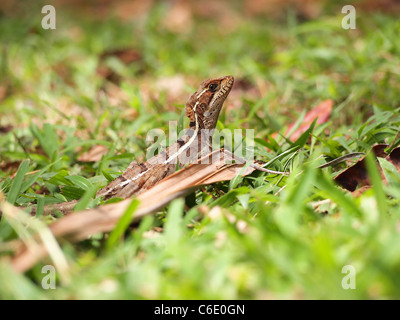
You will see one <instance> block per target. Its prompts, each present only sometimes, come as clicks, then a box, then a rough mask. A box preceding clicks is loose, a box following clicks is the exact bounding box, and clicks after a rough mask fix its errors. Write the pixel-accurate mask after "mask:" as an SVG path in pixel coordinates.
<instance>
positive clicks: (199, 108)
mask: <svg viewBox="0 0 400 320" xmlns="http://www.w3.org/2000/svg"><path fill="white" fill-rule="evenodd" d="M233 83H234V77H233V76H224V77H220V78H216V79H208V80H205V81H203V82H202V83H201V84H200V86H199V88H198V89H197V90H196V92H194V93H193V94H192V95H191V96H190V98H189V99H188V101H187V103H186V105H185V113H186V116H187V117H188V118H189V121H190V123H189V128H188V129H187V131H186V133H185V134H184V135H183V136H182V138H180V139H178V140H177V141H176V142H175V143H173V144H172V145H170V146H169V147H168V148H167V149H165V150H164V151H162V152H160V153H159V154H157V155H155V156H153V157H152V158H150V159H148V160H147V161H146V162H143V163H140V164H138V163H137V162H136V161H133V162H131V163H130V165H129V166H128V168H127V169H126V170H125V171H124V172H123V174H122V175H120V176H119V177H117V178H116V179H115V180H113V181H111V182H110V183H109V184H108V185H106V186H105V187H103V188H101V189H100V190H99V191H97V193H96V197H102V199H103V200H108V199H110V198H124V199H126V198H129V197H131V196H132V195H138V194H140V193H141V192H143V191H145V190H148V189H149V188H151V187H152V186H154V185H155V184H156V183H158V182H159V181H161V180H162V179H163V178H165V177H167V176H169V175H170V174H172V173H173V172H175V169H176V164H177V163H178V165H179V166H182V165H185V164H188V163H190V162H192V161H194V160H197V158H198V157H199V154H200V153H201V152H202V150H205V149H209V148H210V143H209V139H210V138H211V137H210V135H209V136H208V137H207V138H206V139H204V137H202V134H201V131H202V130H208V131H209V132H211V135H212V132H213V129H215V127H216V124H217V121H218V117H219V114H220V111H221V109H222V106H223V104H224V102H225V100H226V98H227V97H228V95H229V92H230V91H231V89H232V86H233ZM206 140H207V141H206ZM193 150H195V152H193ZM77 203H78V200H72V201H68V202H62V203H57V204H51V205H46V206H45V207H44V214H51V213H52V212H54V211H59V212H61V213H63V214H66V213H69V212H71V211H73V208H74V207H75V205H76V204H77ZM35 212H36V208H33V209H32V211H31V213H32V214H34V213H35Z"/></svg>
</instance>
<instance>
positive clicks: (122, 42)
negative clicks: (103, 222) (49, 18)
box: [0, 5, 400, 299]
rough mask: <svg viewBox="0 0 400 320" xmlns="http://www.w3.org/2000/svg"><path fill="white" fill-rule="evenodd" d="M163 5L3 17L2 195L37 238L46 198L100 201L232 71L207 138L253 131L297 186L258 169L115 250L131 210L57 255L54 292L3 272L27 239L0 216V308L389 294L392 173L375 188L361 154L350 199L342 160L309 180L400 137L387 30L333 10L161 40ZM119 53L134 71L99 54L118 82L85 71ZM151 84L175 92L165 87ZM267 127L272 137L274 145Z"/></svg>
mask: <svg viewBox="0 0 400 320" xmlns="http://www.w3.org/2000/svg"><path fill="white" fill-rule="evenodd" d="M166 9H167V8H166V6H165V5H158V6H156V7H154V8H153V10H151V11H150V12H149V14H148V16H146V18H144V19H139V20H136V21H130V22H120V21H117V20H115V19H109V20H105V21H102V22H101V23H99V21H90V20H87V19H84V18H82V17H81V18H79V19H71V17H70V16H69V14H68V13H67V12H64V13H61V12H58V13H57V29H56V30H54V31H46V30H42V29H41V28H40V26H38V25H37V22H36V21H35V20H33V19H28V18H26V19H25V20H24V23H23V24H18V23H17V22H18V19H17V18H12V17H4V18H2V19H1V24H2V25H1V28H0V30H1V31H0V32H1V34H0V37H2V44H4V45H3V47H2V54H1V58H0V72H1V76H0V77H1V79H2V82H1V83H0V86H1V88H3V89H4V90H5V92H6V94H5V96H4V97H3V100H2V101H1V102H0V126H1V127H5V126H6V125H9V124H11V125H12V126H13V129H12V130H11V131H9V132H7V133H4V134H2V135H1V136H0V162H1V165H2V168H3V171H1V172H0V188H1V190H2V192H3V193H4V194H5V196H6V198H7V200H8V201H9V202H10V203H11V204H15V205H16V206H26V205H31V204H37V205H38V207H39V209H38V214H37V217H35V218H33V219H34V221H39V222H41V227H43V223H49V222H51V221H54V220H56V219H58V218H57V217H54V218H51V217H42V216H41V212H42V209H40V208H43V206H44V205H45V204H49V203H55V202H60V201H66V200H72V199H82V200H81V202H80V204H79V205H80V207H81V208H84V207H90V206H94V205H96V204H97V200H96V199H93V195H94V193H95V191H96V190H98V189H99V188H101V187H102V186H104V185H105V184H106V183H107V182H108V181H110V180H112V179H113V178H115V177H116V176H118V175H119V174H120V173H121V172H122V171H124V169H125V168H126V167H127V166H128V165H129V163H130V162H131V161H132V160H138V161H142V160H143V159H144V156H145V154H146V148H147V147H148V145H149V144H148V143H146V134H147V132H148V131H149V130H151V129H153V128H161V129H163V130H165V131H166V129H167V127H168V121H170V120H179V119H180V118H181V117H182V110H183V105H184V103H185V101H186V99H187V98H188V96H189V95H190V94H191V93H192V92H193V91H194V89H195V88H196V87H197V85H198V84H199V83H200V82H201V81H202V80H204V79H206V78H209V77H214V76H221V75H227V74H232V75H234V76H235V77H236V79H237V82H241V84H240V85H239V86H238V87H237V89H235V90H234V91H233V92H232V93H231V95H230V97H229V100H228V101H227V103H226V105H225V108H224V109H223V111H222V114H221V117H220V121H219V122H218V128H219V129H228V130H231V131H232V132H233V130H234V129H236V128H243V129H244V128H251V129H254V130H255V138H256V156H257V159H259V160H264V161H269V160H272V159H274V158H275V157H277V156H279V155H281V154H282V153H284V154H283V156H281V157H279V158H278V159H276V160H275V161H272V162H271V164H270V166H269V168H270V169H274V170H288V169H290V171H291V172H292V174H291V175H290V176H289V177H287V178H286V177H284V178H282V177H278V176H271V175H266V174H265V173H261V172H257V173H254V174H252V175H251V176H248V177H245V178H240V177H239V178H238V179H236V180H235V181H232V182H225V183H218V184H215V185H213V186H208V187H205V188H203V189H201V190H198V191H196V192H195V193H194V194H193V195H191V196H189V197H187V198H186V199H177V200H175V201H173V202H172V203H171V204H170V205H169V206H168V207H167V208H166V209H165V210H163V211H161V212H158V213H157V214H156V215H154V216H151V217H146V218H145V219H143V220H142V221H141V222H140V224H139V225H138V226H135V227H131V228H129V229H128V230H127V231H126V232H125V238H124V241H120V236H121V234H123V233H124V230H125V228H126V227H127V224H128V221H127V219H129V218H130V217H131V216H132V214H133V215H134V209H135V207H136V205H137V204H136V202H133V203H132V204H131V207H130V209H129V211H127V212H126V213H125V215H124V220H121V221H120V223H119V224H118V226H117V228H116V229H115V230H114V231H113V232H112V233H111V234H110V235H109V236H108V235H106V234H99V235H94V236H93V237H91V238H89V239H87V240H85V241H83V242H81V243H79V244H76V245H71V244H69V243H61V248H62V251H61V252H62V255H63V256H64V257H65V258H66V259H67V261H68V263H69V268H67V269H63V268H60V269H57V289H56V290H44V289H42V286H41V283H42V279H43V277H44V274H42V273H41V270H42V266H43V265H45V264H52V261H51V260H48V261H47V262H45V263H40V264H38V265H36V266H35V267H34V268H33V269H32V270H30V271H29V272H27V273H26V274H22V275H21V274H17V273H15V272H14V271H12V270H11V268H10V266H9V263H8V261H7V259H6V258H7V257H9V255H10V251H9V247H8V246H7V241H11V240H13V239H16V238H23V237H29V232H32V229H33V227H30V221H31V220H32V219H31V218H27V217H21V218H20V219H16V220H12V219H4V218H3V219H2V220H1V222H0V241H1V243H0V255H1V258H2V259H0V283H2V285H1V286H0V297H1V298H5V299H7V298H8V299H15V298H18V299H23V298H32V299H39V298H40V299H71V298H73V299H87V298H103V299H116V298H121V299H126V298H137V299H171V298H172V299H266V298H267V299H268V298H301V299H315V298H322V299H332V298H336V299H381V298H399V297H400V289H399V288H400V286H399V284H400V277H399V276H398V270H399V268H400V253H399V252H398V250H397V247H398V245H399V244H400V233H399V231H398V219H399V214H400V211H399V203H398V199H399V198H400V175H399V174H398V173H397V171H396V170H393V167H391V164H390V163H388V162H385V161H384V160H381V161H380V162H381V165H382V167H383V168H384V172H385V174H386V175H387V177H388V180H389V181H390V183H389V184H388V185H385V184H384V183H382V181H381V179H380V176H379V172H378V171H377V167H376V165H375V163H374V161H371V159H369V158H367V160H368V161H367V167H368V171H369V172H370V174H371V181H372V184H373V187H372V188H371V189H369V190H367V191H366V192H364V193H362V194H361V195H360V196H357V197H356V196H353V195H352V194H350V193H348V192H345V191H343V190H342V189H340V188H338V187H337V186H336V185H335V184H334V182H333V180H332V178H333V177H334V176H336V175H337V173H338V172H339V171H341V170H343V169H344V168H345V167H346V165H345V164H341V165H338V166H335V167H333V168H326V169H323V170H318V169H316V167H318V165H321V164H323V163H325V162H326V161H329V160H332V159H335V158H337V157H340V156H343V155H345V154H347V153H351V152H368V151H369V150H370V148H371V146H373V145H374V144H377V143H388V144H391V143H395V144H396V143H398V136H396V135H397V134H398V131H399V125H400V116H399V107H400V96H399V94H398V92H399V83H398V77H399V71H398V65H399V62H400V61H399V57H400V45H399V42H398V39H399V36H400V34H399V33H400V31H399V30H400V28H399V27H400V22H399V21H398V19H396V18H395V17H391V16H387V15H386V16H384V15H380V14H366V13H358V18H357V29H356V30H343V29H341V18H342V16H341V15H340V14H336V12H330V13H329V12H328V13H326V15H323V16H321V17H320V18H318V19H315V20H309V21H304V22H299V21H298V20H297V19H296V18H295V16H294V15H292V14H289V15H288V16H287V17H286V18H285V19H283V20H281V21H279V20H278V21H273V20H268V21H266V19H251V20H249V19H245V18H241V19H239V20H238V22H236V23H235V25H233V26H232V30H230V31H226V30H225V28H223V27H222V26H219V25H218V24H216V23H215V22H214V21H202V20H201V21H197V20H196V21H195V23H194V24H193V28H192V29H190V30H188V32H186V33H185V32H184V33H173V32H171V31H168V29H166V28H164V27H162V25H163V19H164V17H165V13H166ZM38 12H40V11H38ZM337 12H338V13H340V11H337ZM221 43H222V44H223V45H221ZM121 47H134V48H135V49H136V50H138V52H139V53H140V55H141V59H140V60H139V61H136V62H133V63H132V64H130V65H128V66H127V65H124V64H123V63H122V62H121V61H119V60H118V59H115V58H113V57H111V58H109V59H106V61H105V62H104V63H105V64H106V65H107V66H108V67H109V68H111V70H114V71H115V72H117V73H118V74H119V75H120V82H119V83H117V84H114V85H110V84H109V83H107V81H106V80H105V79H104V78H103V77H102V76H100V75H99V74H98V73H96V68H97V66H98V63H99V60H100V58H99V57H100V55H101V53H102V52H104V51H106V50H112V49H116V48H121ZM177 76H178V78H177ZM179 77H181V78H183V79H184V81H183V83H184V85H182V84H181V83H182V82H180V80H179V79H180V78H179ZM162 79H166V80H167V82H170V83H172V84H173V85H169V86H166V87H163V89H160V85H159V84H160V83H161V80H162ZM177 79H178V80H177ZM239 80H240V81H239ZM176 87H178V89H179V90H178V91H179V92H178V93H173V89H174V88H176ZM328 98H329V99H333V100H334V101H335V104H334V108H333V111H332V115H331V117H330V120H329V121H328V122H327V123H325V124H322V125H315V127H314V128H311V129H312V130H311V129H310V131H311V141H309V142H308V141H307V139H304V137H300V138H299V140H298V141H297V142H294V143H293V142H290V141H288V140H286V139H284V137H283V136H282V135H283V134H284V133H285V130H286V128H287V126H288V125H289V124H290V123H292V122H293V121H295V120H296V119H297V118H299V117H301V116H302V115H303V114H304V112H305V111H307V110H310V109H311V108H312V107H314V106H316V105H317V104H319V103H320V102H321V101H323V100H325V99H328ZM274 132H280V133H281V135H279V136H278V137H276V138H275V139H273V138H272V136H271V134H272V133H274ZM396 139H397V140H396ZM96 145H102V146H105V147H106V148H107V153H106V154H105V155H104V156H103V157H102V158H101V160H99V161H96V162H82V161H79V157H80V155H81V154H82V153H83V152H85V151H88V150H90V149H91V148H92V147H93V146H96ZM266 147H267V148H268V149H267V148H266ZM6 164H7V165H8V167H7V166H6ZM17 169H18V170H17ZM13 173H14V174H15V173H16V174H15V175H13V176H12V174H13ZM59 186H62V188H60V187H59ZM160 227H162V232H159V230H160V229H159V228H160ZM38 228H39V227H38ZM34 230H35V229H34ZM346 265H351V266H353V267H354V268H355V270H356V289H354V290H351V289H349V290H344V289H343V288H342V279H343V277H344V276H345V274H344V273H342V269H343V267H344V266H346Z"/></svg>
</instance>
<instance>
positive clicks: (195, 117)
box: [186, 76, 234, 130]
mask: <svg viewBox="0 0 400 320" xmlns="http://www.w3.org/2000/svg"><path fill="white" fill-rule="evenodd" d="M233 82H234V78H233V77H232V76H225V77H221V78H217V79H209V80H206V81H203V82H202V83H201V85H200V87H199V88H198V89H197V91H196V92H195V93H194V94H193V95H192V96H191V97H190V99H189V100H188V102H187V103H186V115H187V116H188V118H189V119H190V126H191V127H193V126H196V125H197V124H198V126H199V128H200V129H210V130H211V129H214V128H215V126H216V124H217V121H218V116H219V113H220V111H221V108H222V105H223V104H224V101H225V99H226V97H227V96H228V94H229V92H230V91H231V88H232V86H233Z"/></svg>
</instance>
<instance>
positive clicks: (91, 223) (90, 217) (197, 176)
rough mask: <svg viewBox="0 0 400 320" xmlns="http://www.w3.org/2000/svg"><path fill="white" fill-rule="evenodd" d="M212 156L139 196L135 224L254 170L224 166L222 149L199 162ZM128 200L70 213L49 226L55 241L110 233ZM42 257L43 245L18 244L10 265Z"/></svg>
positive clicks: (228, 157)
mask: <svg viewBox="0 0 400 320" xmlns="http://www.w3.org/2000/svg"><path fill="white" fill-rule="evenodd" d="M216 152H219V154H218V158H217V159H216V160H215V158H214V157H215V154H216ZM213 155H214V157H213V158H212V159H213V160H214V161H209V162H212V163H210V164H192V165H189V166H188V167H186V168H183V169H181V170H179V171H178V172H176V173H174V174H172V175H170V176H168V177H167V178H165V179H163V180H162V181H160V182H159V183H158V184H156V185H155V186H154V187H152V188H151V189H149V190H147V191H145V192H143V193H141V194H140V195H138V196H137V199H139V200H140V205H139V207H138V208H137V210H136V212H135V214H134V218H133V219H134V221H138V220H140V219H141V218H142V217H143V216H145V215H148V214H150V213H153V212H155V211H157V210H159V209H160V208H162V207H164V206H166V205H167V204H168V203H169V202H170V201H172V200H173V199H175V198H177V197H181V196H185V195H187V194H189V193H190V192H192V191H193V190H194V189H196V188H197V187H199V186H201V185H205V184H210V183H215V182H218V181H225V180H231V179H233V178H234V177H236V175H238V174H242V175H248V174H250V173H251V172H253V171H254V169H253V168H251V167H248V168H246V169H245V170H242V169H243V166H244V165H243V164H231V165H226V164H225V163H226V161H227V160H228V161H231V160H232V158H231V154H230V153H225V151H224V150H222V152H220V150H217V151H214V152H213V153H211V154H209V155H208V156H206V157H203V158H202V159H200V160H199V162H204V160H205V158H207V157H209V159H211V157H212V156H213ZM242 171H244V172H242ZM130 201H131V199H126V200H123V201H121V202H118V203H114V204H107V205H103V206H100V207H98V208H96V209H90V210H83V211H79V212H76V213H73V214H69V215H67V216H64V217H62V218H60V219H59V220H57V221H56V222H54V223H53V224H51V225H50V227H49V228H50V231H51V232H52V233H53V235H54V236H55V237H56V238H59V239H60V238H62V239H66V240H69V241H80V240H82V239H85V238H87V237H88V236H89V235H92V234H95V233H99V232H109V231H111V230H112V229H113V228H114V227H115V225H116V223H117V222H118V220H119V219H120V218H121V217H122V215H123V214H124V212H125V211H126V209H127V207H128V205H129V203H130ZM45 256H47V252H46V249H45V248H44V246H41V247H40V248H36V249H35V250H34V251H32V249H28V248H27V247H26V246H25V245H23V243H22V242H21V244H20V250H18V253H17V254H16V255H15V257H14V258H13V260H12V265H13V267H14V269H15V270H17V271H20V272H24V271H26V270H28V269H29V268H31V267H32V266H33V265H34V264H35V263H36V262H37V261H38V260H40V259H42V258H44V257H45Z"/></svg>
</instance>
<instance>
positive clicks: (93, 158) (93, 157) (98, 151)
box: [78, 144, 108, 162]
mask: <svg viewBox="0 0 400 320" xmlns="http://www.w3.org/2000/svg"><path fill="white" fill-rule="evenodd" d="M107 152H108V149H107V148H106V147H105V146H103V145H101V144H99V145H96V146H94V147H93V148H91V149H90V150H89V151H86V152H84V153H82V154H81V155H80V157H79V158H78V161H80V162H97V161H100V160H101V158H102V157H103V156H104V155H106V154H107Z"/></svg>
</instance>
